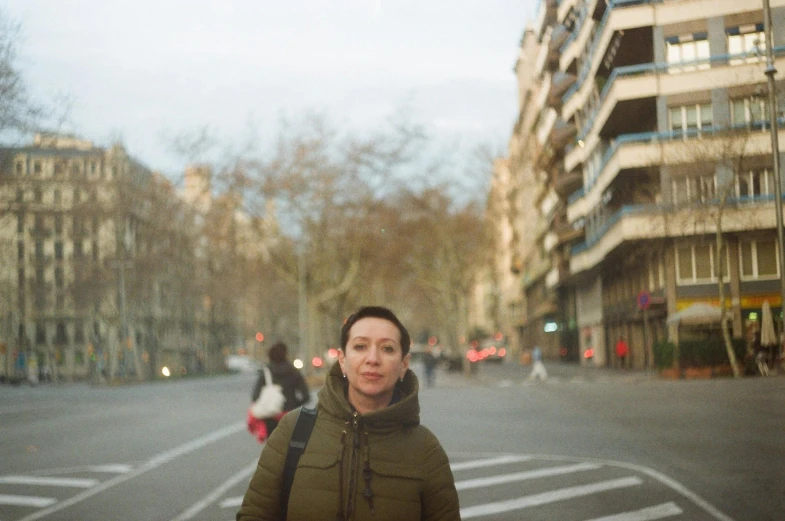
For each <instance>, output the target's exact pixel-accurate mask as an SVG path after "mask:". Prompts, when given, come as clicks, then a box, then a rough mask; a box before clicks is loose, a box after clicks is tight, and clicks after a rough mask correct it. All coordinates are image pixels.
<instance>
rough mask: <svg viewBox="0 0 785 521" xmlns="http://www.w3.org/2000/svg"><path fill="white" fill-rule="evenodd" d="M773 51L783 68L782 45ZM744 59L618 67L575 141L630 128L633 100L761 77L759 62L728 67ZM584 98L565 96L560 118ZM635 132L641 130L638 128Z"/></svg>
mask: <svg viewBox="0 0 785 521" xmlns="http://www.w3.org/2000/svg"><path fill="white" fill-rule="evenodd" d="M772 52H773V53H774V55H775V56H776V57H777V58H778V59H777V60H776V62H775V66H777V67H778V68H782V67H785V46H779V47H775V48H774V49H772ZM744 57H746V55H730V54H726V55H718V56H712V57H711V58H709V59H706V60H698V61H695V62H690V63H683V64H676V65H674V64H668V63H646V64H640V65H631V66H625V67H618V68H616V69H614V70H613V72H612V73H611V75H610V77H609V78H608V81H607V82H606V83H605V85H604V87H603V89H602V91H601V92H600V96H599V103H598V104H597V108H596V109H595V110H594V112H592V113H591V114H589V115H588V116H589V118H588V120H587V122H586V123H585V124H584V125H583V127H582V128H581V129H580V130H579V132H578V135H577V138H578V139H580V140H587V139H588V137H589V136H590V135H593V134H606V135H613V134H615V133H623V132H617V131H615V129H616V128H619V127H620V126H622V125H624V124H625V122H626V124H627V125H629V123H628V121H629V119H630V118H629V113H630V109H634V108H635V107H636V106H638V105H640V103H639V104H638V105H635V104H634V102H635V101H641V102H644V101H645V99H646V98H652V97H656V96H677V95H679V94H684V93H689V92H701V91H711V90H712V89H718V88H720V89H722V88H733V87H736V86H743V85H748V84H749V83H750V78H754V77H756V76H759V75H760V68H761V65H760V64H759V63H738V64H731V63H732V62H735V61H738V60H739V59H741V58H744ZM703 64H707V65H709V66H710V68H708V69H706V70H695V71H692V72H680V73H676V74H667V73H668V72H669V71H670V70H671V69H672V68H673V67H674V66H675V67H679V68H684V67H692V68H695V69H697V68H698V67H699V66H701V65H703ZM587 95H588V94H587ZM584 97H585V96H583V95H581V96H573V97H572V98H570V99H569V100H568V101H564V99H565V98H566V96H565V98H563V100H562V101H563V103H564V109H563V111H562V116H563V117H565V118H570V117H572V115H573V114H574V113H575V112H576V111H577V110H578V109H579V108H580V106H582V102H583V101H584ZM623 102H628V104H627V105H624V106H622V105H621V104H622V103H623ZM649 110H652V109H649ZM637 130H640V128H639V129H637ZM632 131H635V130H632Z"/></svg>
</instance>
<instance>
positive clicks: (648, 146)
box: [565, 118, 785, 222]
mask: <svg viewBox="0 0 785 521" xmlns="http://www.w3.org/2000/svg"><path fill="white" fill-rule="evenodd" d="M781 121H783V122H785V120H783V119H782V118H781ZM727 130H728V129H727V128H712V129H704V130H703V131H702V132H701V133H700V134H698V133H697V132H695V131H690V132H688V133H682V132H663V133H657V132H644V133H639V134H626V135H621V136H619V137H618V138H617V139H615V140H613V141H612V142H611V146H610V147H609V148H608V150H607V152H606V153H605V154H604V156H603V157H602V160H601V162H600V166H599V169H598V174H597V176H596V177H595V178H593V179H587V180H586V184H585V185H584V186H583V188H581V189H580V190H579V191H578V192H575V193H573V194H572V195H570V197H569V198H568V206H567V220H568V221H569V222H574V221H576V220H577V219H580V218H581V217H586V216H587V215H588V214H589V213H590V212H591V210H592V209H593V208H596V207H597V206H598V205H599V204H600V199H601V197H602V194H603V193H604V192H605V190H606V189H607V188H608V187H609V186H610V185H611V183H612V182H613V180H614V179H615V178H616V177H617V175H618V174H619V172H621V171H623V170H631V169H636V168H650V167H652V166H653V165H661V164H663V163H664V161H665V159H666V158H678V157H680V156H681V157H682V158H683V159H685V162H686V160H688V159H689V158H684V157H683V156H684V152H683V146H684V141H685V140H689V139H696V138H698V137H699V136H700V137H701V138H702V139H709V138H711V136H712V135H713V134H715V133H716V134H718V135H719V134H721V133H722V132H724V131H727ZM780 134H781V135H782V134H785V131H783V130H781V131H780ZM719 139H723V138H719ZM780 139H783V137H780ZM747 147H748V148H747V150H749V151H750V153H752V151H760V153H767V152H769V153H770V151H771V145H770V136H769V135H768V133H765V132H761V133H759V134H754V135H751V136H750V137H749V138H747ZM565 163H566V161H565Z"/></svg>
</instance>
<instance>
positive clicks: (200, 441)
mask: <svg viewBox="0 0 785 521" xmlns="http://www.w3.org/2000/svg"><path fill="white" fill-rule="evenodd" d="M246 429H247V427H246V425H245V422H244V421H242V422H237V423H233V424H232V425H229V426H227V427H224V428H222V429H218V430H217V431H214V432H211V433H210V434H206V435H204V436H202V437H201V438H197V439H195V440H192V441H190V442H188V443H186V444H184V445H180V446H179V447H175V448H174V449H172V450H168V451H165V452H162V453H160V454H158V455H156V456H153V457H152V458H151V459H150V460H148V461H147V462H146V463H144V464H142V465H141V466H139V467H138V468H136V470H134V471H132V472H129V473H127V474H121V475H119V476H115V477H114V478H112V479H109V480H107V481H104V482H103V483H101V484H100V485H98V486H97V487H94V488H91V489H89V490H85V491H84V492H82V493H80V494H77V495H75V496H73V497H71V498H68V499H66V500H65V501H62V502H60V503H58V504H56V505H53V506H50V507H48V508H44V509H43V510H39V511H37V512H34V513H32V514H30V515H29V516H27V517H23V518H21V519H19V520H18V521H33V520H35V519H41V518H42V517H46V516H48V515H50V514H52V513H53V512H57V511H59V510H62V509H64V508H67V507H70V506H71V505H75V504H77V503H79V502H80V501H84V500H85V499H87V498H89V497H92V496H94V495H96V494H100V493H101V492H103V491H104V490H107V489H110V488H112V487H114V486H115V485H119V484H120V483H124V482H126V481H128V480H130V479H133V478H135V477H137V476H141V475H142V474H144V473H146V472H149V471H151V470H153V469H155V468H156V467H160V466H161V465H163V464H164V463H167V462H169V461H171V460H173V459H174V458H176V457H178V456H182V455H184V454H187V453H189V452H193V451H195V450H197V449H200V448H202V447H204V446H205V445H207V444H208V443H212V442H214V441H217V440H220V439H221V438H225V437H227V436H230V435H232V434H235V433H238V432H242V431H244V430H246Z"/></svg>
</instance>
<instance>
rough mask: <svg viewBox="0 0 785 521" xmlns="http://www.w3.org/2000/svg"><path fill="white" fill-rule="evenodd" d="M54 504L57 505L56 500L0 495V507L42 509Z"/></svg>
mask: <svg viewBox="0 0 785 521" xmlns="http://www.w3.org/2000/svg"><path fill="white" fill-rule="evenodd" d="M55 503H57V500H56V499H54V498H51V497H39V496H14V495H10V494H0V505H12V506H15V507H37V508H43V507H48V506H49V505H53V504H55Z"/></svg>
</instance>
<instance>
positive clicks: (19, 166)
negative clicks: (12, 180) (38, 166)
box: [14, 161, 25, 175]
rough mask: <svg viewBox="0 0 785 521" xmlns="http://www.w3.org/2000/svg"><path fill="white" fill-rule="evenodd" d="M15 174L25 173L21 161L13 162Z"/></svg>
mask: <svg viewBox="0 0 785 521" xmlns="http://www.w3.org/2000/svg"><path fill="white" fill-rule="evenodd" d="M14 168H15V172H16V175H22V174H24V173H25V164H24V162H23V161H17V162H16V163H15V164H14Z"/></svg>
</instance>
